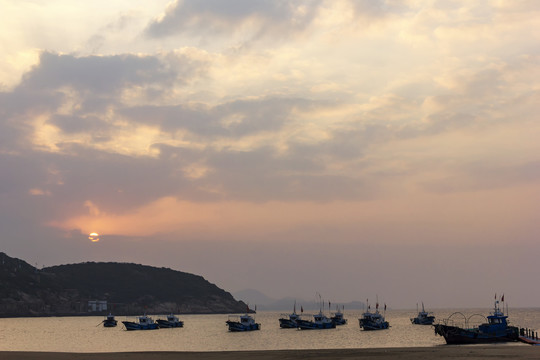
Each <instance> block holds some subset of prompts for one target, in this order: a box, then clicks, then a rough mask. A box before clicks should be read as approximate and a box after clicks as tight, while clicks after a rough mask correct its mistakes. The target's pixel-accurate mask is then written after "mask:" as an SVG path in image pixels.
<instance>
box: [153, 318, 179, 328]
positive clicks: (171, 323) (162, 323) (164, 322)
mask: <svg viewBox="0 0 540 360" xmlns="http://www.w3.org/2000/svg"><path fill="white" fill-rule="evenodd" d="M156 322H157V323H158V325H159V327H160V328H181V327H184V322H183V321H167V320H161V319H158V320H156Z"/></svg>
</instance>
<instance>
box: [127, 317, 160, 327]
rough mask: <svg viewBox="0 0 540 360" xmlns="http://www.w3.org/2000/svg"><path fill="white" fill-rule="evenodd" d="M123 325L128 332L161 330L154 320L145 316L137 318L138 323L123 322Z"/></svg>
mask: <svg viewBox="0 0 540 360" xmlns="http://www.w3.org/2000/svg"><path fill="white" fill-rule="evenodd" d="M122 324H124V326H125V327H126V330H156V329H159V325H158V324H157V323H156V322H154V320H153V319H152V318H151V317H149V316H146V314H145V315H143V316H139V317H138V318H137V321H136V322H135V321H122Z"/></svg>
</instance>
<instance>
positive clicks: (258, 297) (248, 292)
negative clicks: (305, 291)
mask: <svg viewBox="0 0 540 360" xmlns="http://www.w3.org/2000/svg"><path fill="white" fill-rule="evenodd" d="M233 296H234V298H235V299H237V300H241V301H243V302H245V303H248V304H249V305H250V308H254V307H255V305H256V306H257V309H258V310H268V311H291V310H292V309H293V307H294V303H295V302H296V310H297V311H300V308H301V307H302V308H303V309H304V310H306V311H315V310H319V309H320V304H319V302H316V301H313V300H311V301H306V300H303V299H295V298H292V297H286V298H281V299H275V298H272V297H270V296H267V295H266V294H264V293H262V292H261V291H259V290H255V289H245V290H240V291H237V292H234V293H233ZM324 306H325V307H326V309H328V301H326V302H325V304H324ZM336 306H339V307H342V306H344V307H345V309H351V310H352V309H355V310H358V309H363V308H364V307H365V304H364V303H363V302H361V301H350V302H347V303H339V304H338V303H332V306H331V309H330V310H332V311H333V310H335V307H336Z"/></svg>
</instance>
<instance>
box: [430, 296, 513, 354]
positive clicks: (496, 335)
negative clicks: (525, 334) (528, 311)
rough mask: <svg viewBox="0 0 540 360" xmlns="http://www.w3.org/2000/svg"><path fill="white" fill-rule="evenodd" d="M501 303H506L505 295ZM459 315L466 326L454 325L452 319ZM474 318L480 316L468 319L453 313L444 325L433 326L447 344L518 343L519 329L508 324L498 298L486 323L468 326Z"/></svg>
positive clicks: (506, 316)
mask: <svg viewBox="0 0 540 360" xmlns="http://www.w3.org/2000/svg"><path fill="white" fill-rule="evenodd" d="M501 301H504V295H503V297H502V299H501ZM503 309H504V307H503ZM458 314H460V315H461V316H463V318H464V319H465V324H464V326H456V325H455V324H454V320H453V319H452V317H453V316H454V315H458ZM473 316H478V314H474V315H471V316H470V317H468V318H467V317H465V316H464V315H463V314H461V313H459V312H456V313H453V314H452V315H450V317H448V319H445V320H443V322H442V323H439V324H436V325H433V326H434V327H435V334H437V335H440V336H442V337H444V340H445V341H446V343H447V344H481V343H493V342H508V341H517V340H518V339H519V328H518V327H516V326H510V325H509V324H508V315H504V312H503V311H501V309H500V307H499V301H498V300H497V297H495V305H494V307H493V312H492V313H491V314H490V315H489V316H487V318H486V320H487V321H486V322H485V323H483V324H481V325H479V326H477V327H470V326H468V323H469V321H470V319H471V318H472V317H473ZM480 316H482V315H480Z"/></svg>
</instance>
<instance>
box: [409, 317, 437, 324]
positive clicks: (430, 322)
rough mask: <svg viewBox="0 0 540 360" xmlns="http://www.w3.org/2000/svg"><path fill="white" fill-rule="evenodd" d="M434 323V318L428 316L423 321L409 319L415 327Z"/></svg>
mask: <svg viewBox="0 0 540 360" xmlns="http://www.w3.org/2000/svg"><path fill="white" fill-rule="evenodd" d="M434 321H435V316H430V317H427V318H423V319H419V318H414V319H411V323H413V324H415V325H433V322H434Z"/></svg>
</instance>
